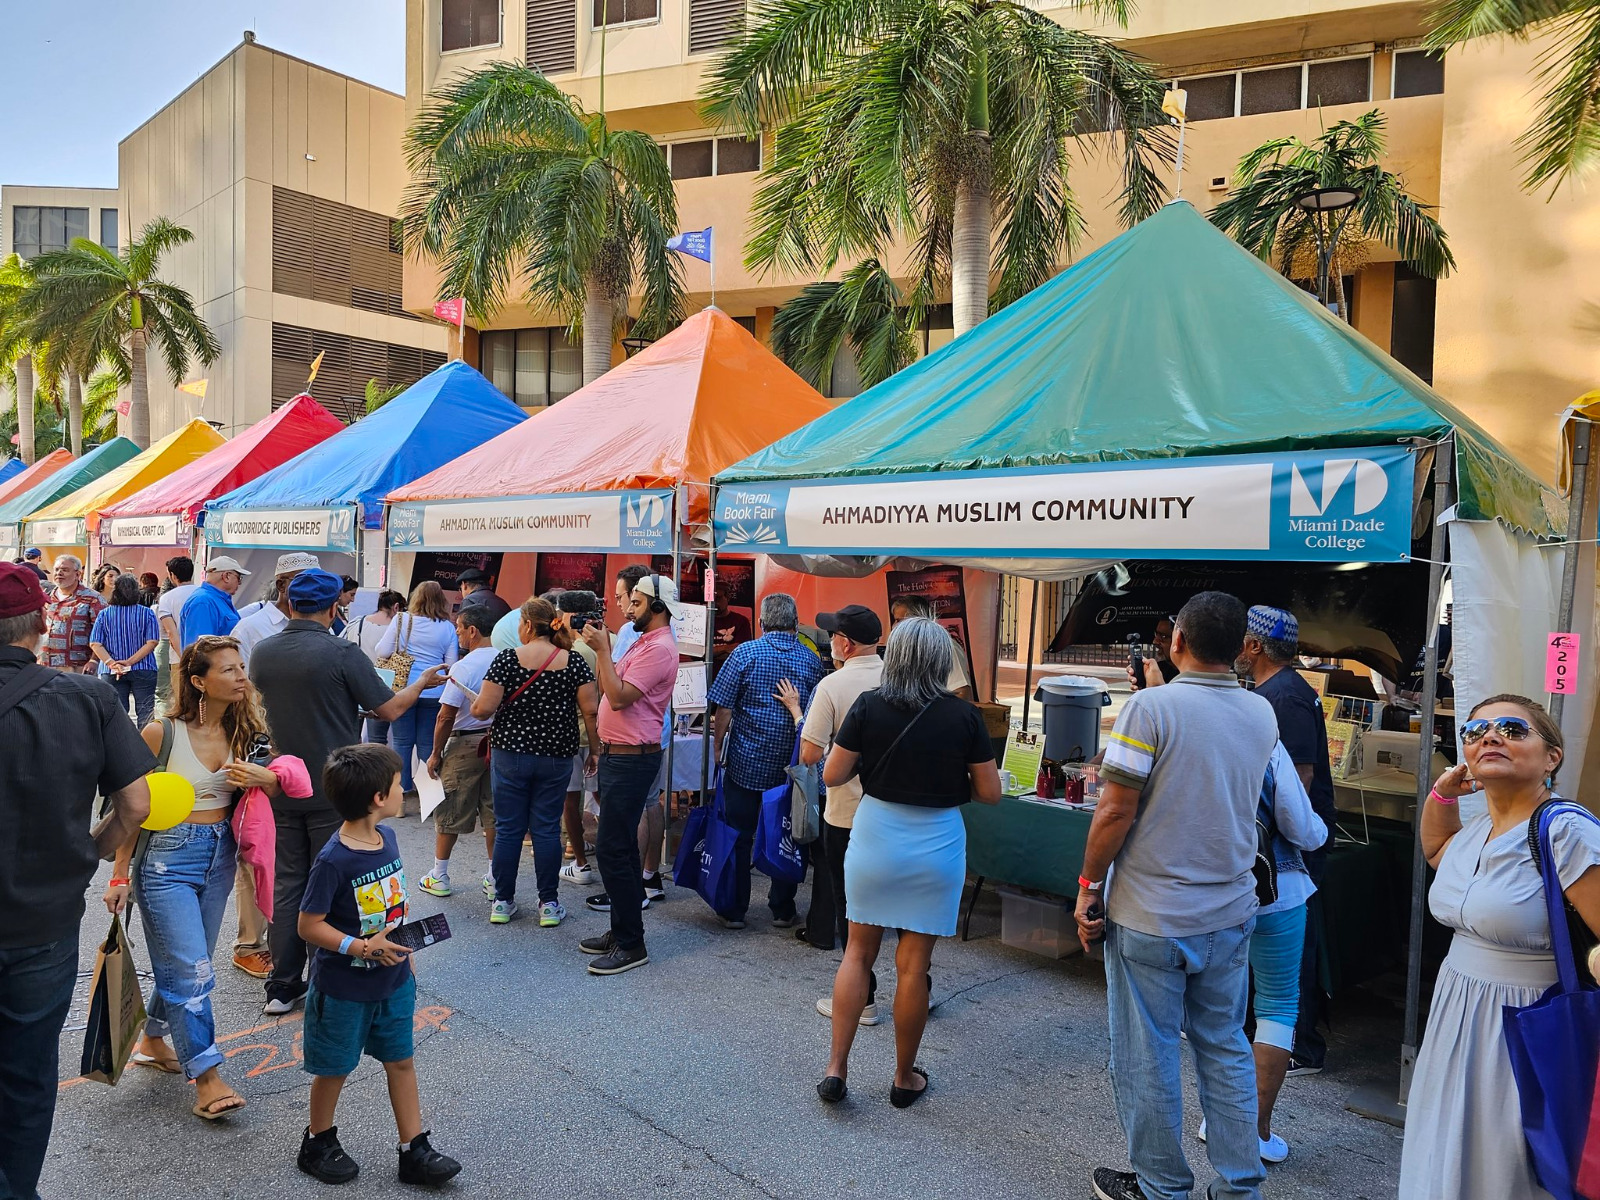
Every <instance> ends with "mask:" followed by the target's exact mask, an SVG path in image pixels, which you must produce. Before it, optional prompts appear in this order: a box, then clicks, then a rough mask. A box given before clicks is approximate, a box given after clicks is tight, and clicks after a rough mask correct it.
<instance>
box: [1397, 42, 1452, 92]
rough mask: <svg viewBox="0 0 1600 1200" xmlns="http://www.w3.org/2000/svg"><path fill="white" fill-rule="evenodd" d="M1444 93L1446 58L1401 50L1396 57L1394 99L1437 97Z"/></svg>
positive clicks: (1439, 55) (1417, 51)
mask: <svg viewBox="0 0 1600 1200" xmlns="http://www.w3.org/2000/svg"><path fill="white" fill-rule="evenodd" d="M1443 91H1444V56H1443V55H1442V54H1433V53H1431V52H1429V51H1427V50H1400V51H1397V52H1396V53H1395V56H1394V97H1395V99H1397V100H1398V99H1400V98H1402V97H1404V96H1437V95H1439V93H1441V92H1443Z"/></svg>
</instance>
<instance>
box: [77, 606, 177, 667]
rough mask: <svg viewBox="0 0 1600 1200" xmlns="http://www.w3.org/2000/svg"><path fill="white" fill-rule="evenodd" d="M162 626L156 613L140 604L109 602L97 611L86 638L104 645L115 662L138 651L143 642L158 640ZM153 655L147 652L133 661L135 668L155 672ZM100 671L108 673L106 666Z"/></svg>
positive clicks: (124, 660) (127, 657) (126, 658)
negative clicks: (109, 603) (136, 660)
mask: <svg viewBox="0 0 1600 1200" xmlns="http://www.w3.org/2000/svg"><path fill="white" fill-rule="evenodd" d="M160 638H161V625H160V623H159V622H158V621H157V620H156V615H155V613H153V612H151V611H150V610H149V609H148V608H146V607H145V606H144V605H142V604H112V605H109V606H108V607H106V608H103V609H101V610H100V615H99V616H98V617H96V618H95V619H94V629H93V630H92V631H91V632H90V634H89V640H90V641H91V642H96V643H98V644H99V645H102V646H104V647H105V648H106V653H107V654H109V655H111V657H112V658H113V659H115V660H116V661H118V662H126V661H127V660H128V659H129V658H130V657H131V656H133V655H135V654H137V653H139V650H140V648H141V647H142V646H143V645H144V644H145V643H146V642H154V641H159V640H160ZM155 669H156V656H155V655H154V654H146V655H145V656H144V657H143V658H141V659H140V660H139V661H138V662H136V663H134V664H133V670H135V671H154V670H155ZM100 671H101V674H109V672H108V670H107V668H106V667H105V666H103V665H102V666H101V668H100Z"/></svg>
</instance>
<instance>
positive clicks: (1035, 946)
mask: <svg viewBox="0 0 1600 1200" xmlns="http://www.w3.org/2000/svg"><path fill="white" fill-rule="evenodd" d="M995 891H997V892H999V893H1000V940H1001V941H1002V942H1004V943H1005V944H1006V945H1008V946H1011V947H1014V948H1015V949H1018V950H1027V951H1028V952H1029V953H1032V954H1041V955H1043V956H1044V957H1045V958H1066V957H1067V956H1068V955H1070V954H1082V953H1083V945H1082V943H1080V942H1079V941H1078V925H1077V922H1076V921H1074V920H1073V919H1072V907H1073V906H1072V903H1071V902H1069V901H1066V900H1063V899H1062V898H1061V897H1060V896H1039V895H1031V894H1029V893H1027V892H1022V891H1018V890H1017V889H1016V888H1011V887H996V888H995Z"/></svg>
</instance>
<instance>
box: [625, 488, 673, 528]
mask: <svg viewBox="0 0 1600 1200" xmlns="http://www.w3.org/2000/svg"><path fill="white" fill-rule="evenodd" d="M623 508H624V509H626V510H627V514H628V528H629V529H655V528H657V527H659V526H660V524H661V522H662V521H664V520H666V519H667V506H666V502H665V501H663V500H662V499H661V497H660V496H640V497H638V498H637V499H634V500H625V501H624V502H623Z"/></svg>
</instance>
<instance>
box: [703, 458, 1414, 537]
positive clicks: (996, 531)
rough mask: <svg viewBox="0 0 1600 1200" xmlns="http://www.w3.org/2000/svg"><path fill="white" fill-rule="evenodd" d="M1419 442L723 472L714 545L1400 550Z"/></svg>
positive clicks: (1407, 534) (1405, 532)
mask: <svg viewBox="0 0 1600 1200" xmlns="http://www.w3.org/2000/svg"><path fill="white" fill-rule="evenodd" d="M1412 476H1413V464H1412V456H1411V451H1410V450H1409V449H1407V448H1404V447H1399V446H1386V447H1381V448H1374V449H1362V450H1330V451H1314V452H1298V453H1296V452H1291V453H1285V454H1249V455H1233V456H1229V457H1215V458H1186V459H1165V460H1161V461H1159V462H1151V461H1140V462H1130V463H1092V464H1081V465H1077V464H1075V465H1072V466H1065V467H1036V468H1018V469H1016V470H1000V471H962V472H951V473H948V474H939V475H875V476H865V477H861V478H851V479H815V480H810V479H807V480H798V481H793V482H786V483H734V484H724V485H723V486H722V487H721V488H720V489H719V491H718V494H717V516H716V529H717V537H718V544H719V546H721V547H722V548H723V549H725V550H733V551H738V550H747V551H749V550H753V551H758V552H763V553H784V552H789V553H817V554H824V553H851V552H860V553H869V554H907V555H917V556H919V557H925V558H960V557H993V556H1028V557H1034V556H1046V557H1056V558H1102V557H1118V558H1258V559H1278V560H1304V561H1324V562H1325V561H1354V562H1390V561H1403V560H1404V559H1406V558H1407V557H1408V556H1409V553H1410V550H1411V486H1412Z"/></svg>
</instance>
